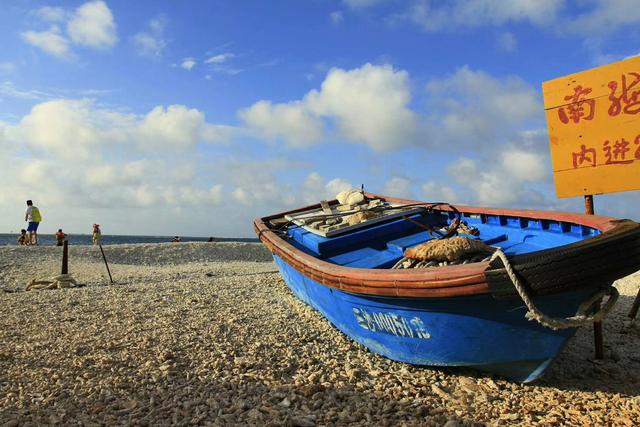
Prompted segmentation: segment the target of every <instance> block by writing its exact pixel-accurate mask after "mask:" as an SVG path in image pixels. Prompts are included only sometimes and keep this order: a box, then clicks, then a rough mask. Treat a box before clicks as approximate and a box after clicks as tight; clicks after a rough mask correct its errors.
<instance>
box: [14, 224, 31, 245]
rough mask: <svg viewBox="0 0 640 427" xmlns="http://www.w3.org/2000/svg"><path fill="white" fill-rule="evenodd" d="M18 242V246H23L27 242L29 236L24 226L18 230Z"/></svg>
mask: <svg viewBox="0 0 640 427" xmlns="http://www.w3.org/2000/svg"><path fill="white" fill-rule="evenodd" d="M16 240H17V242H18V244H19V245H20V246H25V245H26V244H27V242H28V241H29V236H28V235H27V230H25V229H24V228H23V229H22V230H20V235H19V236H18V239H16Z"/></svg>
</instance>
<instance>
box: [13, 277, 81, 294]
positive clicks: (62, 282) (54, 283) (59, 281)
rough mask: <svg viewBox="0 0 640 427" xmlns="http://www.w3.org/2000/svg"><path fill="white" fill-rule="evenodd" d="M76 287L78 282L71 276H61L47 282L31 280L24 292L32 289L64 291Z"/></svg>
mask: <svg viewBox="0 0 640 427" xmlns="http://www.w3.org/2000/svg"><path fill="white" fill-rule="evenodd" d="M76 286H78V282H76V279H74V278H73V276H72V275H71V274H61V275H59V276H55V277H52V278H51V279H49V280H35V279H34V280H32V281H31V282H30V283H29V284H28V285H27V287H26V288H25V289H24V290H25V291H30V290H34V289H64V288H74V287H76Z"/></svg>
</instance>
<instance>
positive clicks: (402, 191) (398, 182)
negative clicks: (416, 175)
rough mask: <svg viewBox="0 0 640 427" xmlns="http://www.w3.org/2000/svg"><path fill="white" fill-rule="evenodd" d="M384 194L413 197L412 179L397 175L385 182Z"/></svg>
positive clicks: (406, 197)
mask: <svg viewBox="0 0 640 427" xmlns="http://www.w3.org/2000/svg"><path fill="white" fill-rule="evenodd" d="M382 194H385V195H388V196H394V197H400V198H405V199H411V198H413V192H412V191H411V180H409V179H408V178H405V177H400V176H395V177H393V178H391V179H390V180H388V181H387V182H386V183H385V184H384V188H383V190H382Z"/></svg>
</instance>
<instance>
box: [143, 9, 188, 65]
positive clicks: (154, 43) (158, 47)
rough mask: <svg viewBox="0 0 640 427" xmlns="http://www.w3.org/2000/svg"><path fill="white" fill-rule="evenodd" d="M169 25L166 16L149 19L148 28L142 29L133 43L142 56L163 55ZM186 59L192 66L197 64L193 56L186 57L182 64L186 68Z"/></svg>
mask: <svg viewBox="0 0 640 427" xmlns="http://www.w3.org/2000/svg"><path fill="white" fill-rule="evenodd" d="M166 25H167V20H166V18H164V17H162V16H161V17H156V18H154V19H152V20H151V21H149V25H148V28H147V29H146V30H144V31H140V32H139V33H137V34H136V35H134V36H133V43H134V45H135V47H136V51H137V52H138V54H139V55H142V56H149V57H154V56H161V55H162V52H163V50H164V48H165V47H166V46H167V42H166V40H165V38H164V30H165V27H166ZM186 61H190V62H189V63H192V65H191V67H193V65H195V62H194V61H193V59H191V58H187V59H185V61H183V63H182V64H181V66H182V68H185V66H184V64H185V62H186ZM186 69H189V70H190V69H191V68H186Z"/></svg>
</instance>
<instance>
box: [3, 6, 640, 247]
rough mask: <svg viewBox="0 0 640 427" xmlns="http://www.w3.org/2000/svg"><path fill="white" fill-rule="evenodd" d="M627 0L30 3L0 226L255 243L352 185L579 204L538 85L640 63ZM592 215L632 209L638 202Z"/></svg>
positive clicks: (14, 13) (8, 97) (14, 77)
mask: <svg viewBox="0 0 640 427" xmlns="http://www.w3.org/2000/svg"><path fill="white" fill-rule="evenodd" d="M638 22H640V8H638V7H637V4H636V3H635V2H634V1H631V0H612V1H605V0H582V1H568V0H567V1H550V0H538V1H533V0H530V1H528V0H519V1H515V0H514V1H511V2H506V1H501V0H477V1H471V0H452V1H446V2H444V1H440V2H438V1H429V0H290V1H284V0H282V1H278V0H274V1H268V2H267V1H240V0H238V1H190V2H176V1H159V0H156V1H135V2H131V1H99V0H98V1H88V2H86V1H57V2H54V1H35V0H22V1H15V2H11V3H10V4H9V5H4V6H3V14H1V15H0V37H1V40H2V41H3V48H2V49H1V50H0V231H12V230H13V231H15V230H19V229H20V228H21V227H22V226H23V222H22V219H23V215H24V213H23V212H24V201H25V200H26V199H27V198H31V199H33V200H34V201H35V203H36V205H38V206H39V207H40V208H41V210H42V213H43V216H44V221H43V223H42V226H41V227H42V231H43V232H54V231H55V230H57V229H58V228H59V227H63V228H64V229H66V230H67V231H69V232H72V233H81V232H85V233H88V232H90V226H91V224H92V223H94V222H98V223H100V224H102V225H103V230H104V232H105V233H107V234H109V233H114V234H163V235H175V234H180V235H200V236H209V235H218V236H237V237H247V236H252V229H251V222H252V220H253V218H255V217H257V216H260V215H265V214H269V213H274V212H278V211H282V210H286V209H288V208H292V207H297V206H300V205H302V204H306V203H311V202H316V201H318V200H320V199H328V198H333V196H335V194H337V193H338V192H339V191H340V190H342V189H345V188H348V187H351V186H355V187H359V186H360V185H361V184H364V185H365V188H366V189H369V190H371V191H375V192H382V193H386V194H390V195H396V196H404V197H409V198H416V199H421V200H432V201H433V200H446V201H450V202H454V203H461V204H471V205H489V206H503V207H523V208H535V209H558V210H569V211H581V210H582V209H583V208H582V200H581V199H580V198H573V199H557V198H556V197H555V194H554V191H553V180H552V173H551V163H550V160H549V154H548V140H547V130H546V124H545V121H544V110H543V103H542V96H541V84H542V82H543V81H545V80H549V79H552V78H555V77H559V76H562V75H565V74H570V73H573V72H576V71H580V70H583V69H587V68H591V67H594V66H597V65H601V64H605V63H609V62H613V61H617V60H621V59H624V58H626V57H629V56H633V55H636V54H638V53H639V52H640V49H639V48H638V46H639V43H638V42H639V41H640V31H639V30H638V29H637V24H638ZM595 207H596V212H598V213H601V214H608V215H613V216H622V217H630V218H634V219H636V220H638V219H640V216H639V215H638V213H637V212H638V210H639V208H640V197H639V193H638V192H627V193H620V194H614V195H606V196H598V197H597V198H596V202H595Z"/></svg>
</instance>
